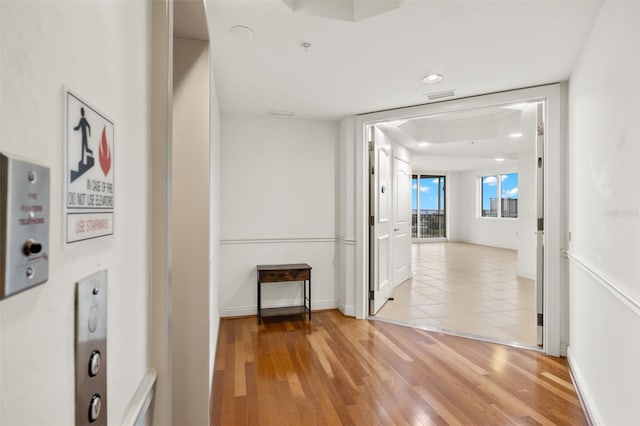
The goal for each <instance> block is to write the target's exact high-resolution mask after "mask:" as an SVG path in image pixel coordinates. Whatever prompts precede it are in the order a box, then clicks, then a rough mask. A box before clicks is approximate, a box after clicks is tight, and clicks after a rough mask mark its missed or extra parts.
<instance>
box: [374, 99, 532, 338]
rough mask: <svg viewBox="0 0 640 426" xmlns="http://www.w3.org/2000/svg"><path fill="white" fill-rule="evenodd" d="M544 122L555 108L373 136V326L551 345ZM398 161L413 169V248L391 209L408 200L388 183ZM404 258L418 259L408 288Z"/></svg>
mask: <svg viewBox="0 0 640 426" xmlns="http://www.w3.org/2000/svg"><path fill="white" fill-rule="evenodd" d="M543 117H544V101H543V100H528V101H518V102H508V103H505V104H498V105H491V106H485V107H479V108H470V109H464V110H461V111H451V112H446V113H436V114H426V115H422V116H415V117H411V118H408V119H404V120H397V119H394V120H390V121H386V122H385V121H381V122H378V123H376V124H375V125H373V126H371V130H370V131H369V135H370V136H371V137H370V152H371V155H370V166H371V176H370V201H371V208H370V214H371V220H370V224H371V228H370V241H371V247H370V271H371V273H370V292H369V296H370V314H371V315H375V316H376V318H379V319H385V320H389V321H394V322H400V323H406V324H410V325H414V326H421V327H426V328H431V329H437V330H445V331H449V332H454V333H457V334H461V335H468V336H473V337H479V338H484V339H487V340H493V341H501V342H505V343H511V344H517V345H522V346H529V347H536V346H541V345H542V343H543V335H542V324H541V322H540V321H539V319H540V318H541V316H542V313H543V312H542V309H543V303H542V302H543V300H542V298H543V277H544V270H543V266H544V262H543V252H542V245H543V240H542V233H541V230H539V226H541V223H542V222H543V220H542V219H543V211H544V205H543V200H544V182H543V179H542V177H543V176H544V168H543V166H544V162H543V157H544V155H543V148H544V140H543V138H544V124H543V123H544V120H543ZM397 151H400V152H405V154H404V157H405V158H408V162H409V165H410V169H411V174H410V176H411V177H410V183H409V182H407V185H404V186H403V185H401V186H400V188H404V187H405V186H406V187H408V188H410V192H411V225H412V226H411V240H408V239H407V240H402V241H403V242H400V241H399V239H398V238H397V236H396V234H397V233H398V231H400V229H398V228H396V227H395V226H394V225H393V224H394V223H395V222H396V219H395V216H396V215H405V214H406V213H407V212H404V211H400V212H398V211H396V209H395V206H396V205H395V204H393V205H392V204H391V201H392V200H395V199H397V198H398V197H400V198H403V197H405V195H404V194H400V195H398V194H395V193H394V191H396V190H397V189H398V188H399V186H398V185H396V184H394V185H393V186H390V185H387V184H386V182H387V180H388V179H390V177H391V176H394V177H395V176H396V172H395V170H394V167H395V162H392V161H391V159H392V158H395V157H396V156H397V155H396V152H397ZM407 153H408V154H407ZM386 159H389V161H387V160H386ZM385 161H387V162H385ZM387 175H388V176H387ZM407 179H408V178H407ZM387 206H388V208H387ZM392 207H394V208H392ZM409 241H411V243H409ZM396 250H400V251H402V252H408V251H410V252H411V255H410V257H411V262H410V265H409V269H410V274H409V275H408V276H407V277H406V278H405V279H404V280H402V281H401V282H398V280H395V279H394V277H393V274H392V272H393V271H394V265H395V260H394V259H395V258H396V257H397V255H395V254H394V253H395V251H396Z"/></svg>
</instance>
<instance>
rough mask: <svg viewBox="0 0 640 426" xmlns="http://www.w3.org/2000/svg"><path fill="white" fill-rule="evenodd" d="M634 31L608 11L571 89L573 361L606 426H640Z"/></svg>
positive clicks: (628, 19)
mask: <svg viewBox="0 0 640 426" xmlns="http://www.w3.org/2000/svg"><path fill="white" fill-rule="evenodd" d="M638 22H640V4H638V3H635V2H613V1H611V2H606V3H605V4H604V6H603V8H602V10H601V12H600V15H599V17H598V19H597V21H596V24H595V26H594V28H593V30H592V32H591V35H590V37H589V39H588V41H587V43H586V45H585V47H584V49H583V52H582V54H581V56H580V59H579V61H578V63H577V65H576V68H575V70H574V72H573V74H572V76H571V80H570V92H569V93H570V126H571V127H570V131H571V135H570V147H569V158H570V164H569V194H570V195H569V197H570V198H569V206H570V207H569V210H570V213H569V231H570V232H571V242H570V246H569V258H570V337H571V341H570V347H569V352H568V355H569V361H570V363H571V366H572V369H573V371H574V375H575V377H576V379H577V381H578V384H579V387H580V389H581V390H582V392H583V394H584V396H585V400H586V403H587V405H588V407H589V409H590V411H591V414H592V416H593V420H594V421H595V424H602V425H632V424H638V420H639V419H640V405H638V398H637V395H638V383H639V382H640V367H639V366H638V359H640V280H639V279H638V277H640V263H639V262H638V259H640V238H639V237H640V195H639V194H640V192H639V191H638V182H639V176H638V164H640V124H639V123H640V121H639V120H638V117H640V56H638V51H640V27H638Z"/></svg>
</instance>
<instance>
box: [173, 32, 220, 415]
mask: <svg viewBox="0 0 640 426" xmlns="http://www.w3.org/2000/svg"><path fill="white" fill-rule="evenodd" d="M173 48H174V55H173V63H174V65H173V78H174V80H173V139H172V140H173V144H172V173H173V179H172V235H173V248H172V256H173V259H172V294H173V298H172V299H173V300H172V302H173V303H172V311H173V315H172V324H171V335H172V345H173V350H172V353H173V369H172V382H173V401H172V403H173V411H172V414H173V423H174V424H194V425H195V424H206V423H207V422H208V416H209V409H208V401H209V389H210V386H209V384H210V378H209V377H207V375H205V374H203V371H209V369H210V356H209V350H210V348H211V346H210V342H209V338H210V332H209V303H210V297H209V290H210V289H209V286H210V278H209V270H210V253H209V251H210V242H209V237H210V232H209V223H210V220H211V215H210V212H209V207H210V205H211V203H210V187H209V181H210V176H209V169H210V167H209V160H210V157H211V155H210V152H209V145H210V135H209V121H210V118H211V114H210V113H209V106H210V100H209V80H210V73H209V43H208V42H204V41H199V40H187V39H181V38H175V39H174V41H173Z"/></svg>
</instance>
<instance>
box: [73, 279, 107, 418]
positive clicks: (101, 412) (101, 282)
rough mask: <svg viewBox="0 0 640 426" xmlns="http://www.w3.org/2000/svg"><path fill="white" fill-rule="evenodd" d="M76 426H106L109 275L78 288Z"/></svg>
mask: <svg viewBox="0 0 640 426" xmlns="http://www.w3.org/2000/svg"><path fill="white" fill-rule="evenodd" d="M75 355H76V426H107V424H108V423H107V271H106V270H102V271H98V272H95V273H94V274H91V275H89V276H88V277H85V278H83V279H81V280H80V281H78V283H77V284H76V347H75Z"/></svg>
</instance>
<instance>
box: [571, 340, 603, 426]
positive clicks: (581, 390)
mask: <svg viewBox="0 0 640 426" xmlns="http://www.w3.org/2000/svg"><path fill="white" fill-rule="evenodd" d="M567 361H568V362H569V373H570V374H571V380H573V385H574V386H575V388H576V393H577V394H578V399H579V400H580V405H582V411H584V415H585V417H586V418H587V423H588V424H589V425H590V426H591V425H604V424H606V423H605V422H604V420H603V419H602V416H601V415H600V413H599V412H598V410H597V409H596V404H595V401H594V399H593V397H592V396H591V393H589V388H588V387H587V386H586V385H585V380H584V378H583V377H584V376H583V375H582V372H581V371H580V368H579V367H578V364H576V362H575V361H574V360H573V354H572V352H571V347H569V349H568V353H567Z"/></svg>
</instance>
